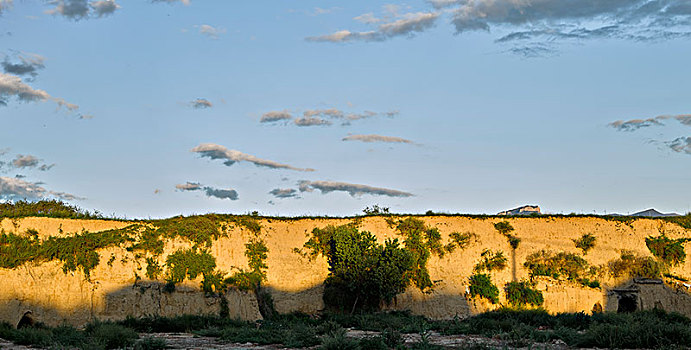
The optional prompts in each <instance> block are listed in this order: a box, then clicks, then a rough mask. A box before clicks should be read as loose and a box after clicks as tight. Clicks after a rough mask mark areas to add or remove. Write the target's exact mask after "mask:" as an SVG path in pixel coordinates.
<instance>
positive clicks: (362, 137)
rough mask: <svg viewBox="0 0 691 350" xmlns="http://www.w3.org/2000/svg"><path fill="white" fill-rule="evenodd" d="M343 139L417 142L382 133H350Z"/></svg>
mask: <svg viewBox="0 0 691 350" xmlns="http://www.w3.org/2000/svg"><path fill="white" fill-rule="evenodd" d="M343 141H361V142H387V143H408V144H415V142H413V141H410V140H407V139H404V138H400V137H395V136H382V135H374V134H371V135H350V136H346V137H344V138H343Z"/></svg>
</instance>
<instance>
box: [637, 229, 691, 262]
mask: <svg viewBox="0 0 691 350" xmlns="http://www.w3.org/2000/svg"><path fill="white" fill-rule="evenodd" d="M689 241H691V238H680V239H670V238H668V237H667V236H665V235H664V234H662V235H660V236H657V237H653V236H648V237H646V239H645V245H646V246H647V247H648V249H649V250H650V252H651V253H653V256H655V257H656V258H658V259H660V261H662V262H663V263H664V264H665V265H667V266H677V265H679V264H683V263H684V261H686V251H685V250H684V243H686V242H689Z"/></svg>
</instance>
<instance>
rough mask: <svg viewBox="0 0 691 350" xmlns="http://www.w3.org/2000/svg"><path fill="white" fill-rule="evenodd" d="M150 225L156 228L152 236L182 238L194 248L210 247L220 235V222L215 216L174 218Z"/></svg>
mask: <svg viewBox="0 0 691 350" xmlns="http://www.w3.org/2000/svg"><path fill="white" fill-rule="evenodd" d="M151 223H152V224H153V225H155V226H156V231H155V233H152V235H156V234H157V235H160V236H163V237H165V238H176V237H180V238H184V239H187V240H188V241H190V242H192V243H194V246H195V247H207V248H208V247H211V244H212V243H213V241H215V240H217V239H219V238H220V237H221V235H222V232H221V220H220V219H219V218H218V216H216V215H202V216H189V217H184V216H176V217H173V218H170V219H164V220H156V221H152V222H151Z"/></svg>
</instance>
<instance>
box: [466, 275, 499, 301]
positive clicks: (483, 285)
mask: <svg viewBox="0 0 691 350" xmlns="http://www.w3.org/2000/svg"><path fill="white" fill-rule="evenodd" d="M469 282H470V283H469V289H470V295H471V296H472V297H473V298H475V297H481V298H485V299H487V300H489V301H490V302H491V303H492V304H496V303H498V302H499V288H497V286H496V285H495V284H494V283H492V278H491V277H490V275H489V274H485V273H475V274H474V275H472V276H470V278H469Z"/></svg>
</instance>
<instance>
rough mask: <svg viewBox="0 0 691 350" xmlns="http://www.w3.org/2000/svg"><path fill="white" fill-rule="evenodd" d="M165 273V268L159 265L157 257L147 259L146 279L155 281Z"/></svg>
mask: <svg viewBox="0 0 691 350" xmlns="http://www.w3.org/2000/svg"><path fill="white" fill-rule="evenodd" d="M162 272H163V268H162V267H161V265H159V264H158V260H157V259H156V258H155V257H147V258H146V277H148V278H149V279H152V280H155V279H157V278H158V276H159V275H160V274H161V273H162Z"/></svg>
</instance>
